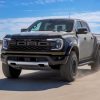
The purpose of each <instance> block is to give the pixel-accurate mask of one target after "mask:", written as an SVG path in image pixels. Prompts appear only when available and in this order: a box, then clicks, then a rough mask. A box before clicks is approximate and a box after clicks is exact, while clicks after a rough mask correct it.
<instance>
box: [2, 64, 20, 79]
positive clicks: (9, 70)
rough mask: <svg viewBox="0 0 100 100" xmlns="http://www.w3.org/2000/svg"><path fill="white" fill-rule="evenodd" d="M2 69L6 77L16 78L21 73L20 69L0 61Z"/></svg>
mask: <svg viewBox="0 0 100 100" xmlns="http://www.w3.org/2000/svg"><path fill="white" fill-rule="evenodd" d="M2 71H3V73H4V75H5V77H7V78H18V77H19V75H20V73H21V69H15V68H13V67H11V66H9V65H8V64H4V63H2Z"/></svg>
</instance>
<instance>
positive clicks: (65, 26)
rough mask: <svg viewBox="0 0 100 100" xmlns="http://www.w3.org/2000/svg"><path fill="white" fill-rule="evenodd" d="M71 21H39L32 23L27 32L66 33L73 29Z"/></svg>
mask: <svg viewBox="0 0 100 100" xmlns="http://www.w3.org/2000/svg"><path fill="white" fill-rule="evenodd" d="M73 23H74V21H73V20H40V21H36V22H35V23H33V24H32V25H31V26H30V27H29V28H28V29H29V31H66V32H71V31H72V29H73Z"/></svg>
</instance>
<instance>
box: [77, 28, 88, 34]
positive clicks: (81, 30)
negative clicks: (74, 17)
mask: <svg viewBox="0 0 100 100" xmlns="http://www.w3.org/2000/svg"><path fill="white" fill-rule="evenodd" d="M87 32H88V30H87V29H86V28H80V29H78V30H77V34H87Z"/></svg>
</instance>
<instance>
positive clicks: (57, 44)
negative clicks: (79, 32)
mask: <svg viewBox="0 0 100 100" xmlns="http://www.w3.org/2000/svg"><path fill="white" fill-rule="evenodd" d="M47 41H50V44H51V50H61V49H62V48H63V39H60V38H54V39H47Z"/></svg>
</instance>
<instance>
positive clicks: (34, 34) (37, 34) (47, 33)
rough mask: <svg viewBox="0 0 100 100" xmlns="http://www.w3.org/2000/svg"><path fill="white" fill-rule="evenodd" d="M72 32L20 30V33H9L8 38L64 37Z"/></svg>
mask: <svg viewBox="0 0 100 100" xmlns="http://www.w3.org/2000/svg"><path fill="white" fill-rule="evenodd" d="M67 34H71V33H69V32H64V31H61V32H53V31H34V32H20V33H19V34H13V35H7V36H6V37H8V38H23V37H24V38H36V37H41V38H44V37H47V38H48V37H52V38H53V37H56V38H57V37H62V36H63V35H67Z"/></svg>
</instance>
